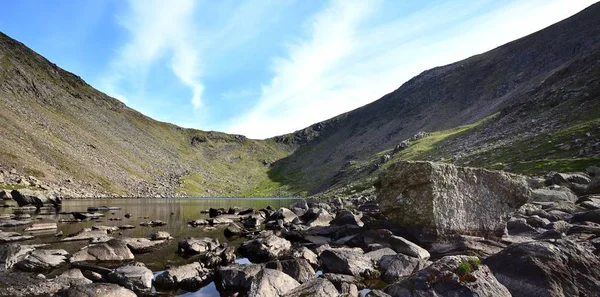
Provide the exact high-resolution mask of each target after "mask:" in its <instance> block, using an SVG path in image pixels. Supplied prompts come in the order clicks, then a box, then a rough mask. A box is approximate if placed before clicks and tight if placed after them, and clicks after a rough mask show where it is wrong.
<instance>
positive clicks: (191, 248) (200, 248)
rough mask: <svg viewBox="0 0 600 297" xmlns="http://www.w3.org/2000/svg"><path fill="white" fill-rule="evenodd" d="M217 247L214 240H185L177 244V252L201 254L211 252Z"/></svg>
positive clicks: (216, 241) (206, 238) (216, 242)
mask: <svg viewBox="0 0 600 297" xmlns="http://www.w3.org/2000/svg"><path fill="white" fill-rule="evenodd" d="M217 247H219V240H217V239H216V238H208V237H204V238H186V239H184V240H182V241H180V242H179V245H178V250H179V251H180V252H181V253H184V254H201V253H206V252H208V251H213V250H215V249H216V248H217Z"/></svg>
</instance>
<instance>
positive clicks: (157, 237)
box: [148, 231, 173, 240]
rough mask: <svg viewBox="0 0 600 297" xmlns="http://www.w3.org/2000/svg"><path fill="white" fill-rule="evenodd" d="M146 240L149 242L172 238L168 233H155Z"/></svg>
mask: <svg viewBox="0 0 600 297" xmlns="http://www.w3.org/2000/svg"><path fill="white" fill-rule="evenodd" d="M148 238H149V239H150V240H170V239H172V238H173V237H171V234H169V232H166V231H157V232H154V233H151V234H150V235H148Z"/></svg>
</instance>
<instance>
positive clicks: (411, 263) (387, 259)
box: [379, 254, 431, 283]
mask: <svg viewBox="0 0 600 297" xmlns="http://www.w3.org/2000/svg"><path fill="white" fill-rule="evenodd" d="M430 264H431V263H430V262H429V261H427V260H424V259H419V258H414V257H410V256H407V255H403V254H397V255H389V256H383V257H382V258H381V259H380V261H379V269H380V270H381V271H382V272H383V273H382V277H381V279H383V280H384V281H385V282H387V283H395V282H397V281H399V280H402V279H403V278H404V277H406V276H409V275H411V274H413V273H415V272H417V271H419V270H421V269H423V268H425V267H427V266H429V265H430Z"/></svg>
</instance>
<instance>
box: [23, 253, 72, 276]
mask: <svg viewBox="0 0 600 297" xmlns="http://www.w3.org/2000/svg"><path fill="white" fill-rule="evenodd" d="M68 257H69V253H67V251H65V250H41V249H40V250H35V251H33V252H31V254H29V255H27V256H26V257H25V258H24V259H23V260H21V261H19V262H17V263H16V264H15V267H16V268H17V269H19V270H21V271H28V272H45V271H49V270H51V269H54V268H57V267H59V266H60V265H62V264H64V263H66V262H67V258H68Z"/></svg>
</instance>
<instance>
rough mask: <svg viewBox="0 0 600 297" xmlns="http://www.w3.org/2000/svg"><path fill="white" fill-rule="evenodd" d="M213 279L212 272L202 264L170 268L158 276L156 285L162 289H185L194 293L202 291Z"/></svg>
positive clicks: (195, 263)
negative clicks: (194, 290)
mask: <svg viewBox="0 0 600 297" xmlns="http://www.w3.org/2000/svg"><path fill="white" fill-rule="evenodd" d="M211 279H212V272H211V271H210V270H208V269H206V268H204V267H203V266H202V264H201V263H198V262H194V263H191V264H187V265H183V266H178V267H175V268H170V269H167V270H165V271H164V272H162V273H161V274H159V275H157V276H156V279H155V280H154V285H155V286H156V287H157V288H160V289H169V290H173V289H177V288H184V289H186V290H190V291H192V290H193V289H196V290H198V289H200V288H201V287H202V286H203V285H206V284H208V283H209V282H210V280H211Z"/></svg>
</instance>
